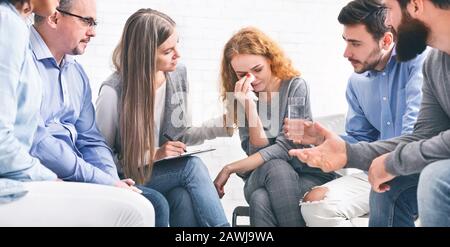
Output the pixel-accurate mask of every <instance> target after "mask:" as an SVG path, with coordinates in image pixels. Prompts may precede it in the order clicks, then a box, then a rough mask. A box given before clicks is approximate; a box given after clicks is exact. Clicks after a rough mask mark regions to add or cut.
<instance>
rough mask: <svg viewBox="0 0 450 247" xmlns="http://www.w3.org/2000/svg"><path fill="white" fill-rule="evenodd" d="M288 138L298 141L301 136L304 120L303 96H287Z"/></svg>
mask: <svg viewBox="0 0 450 247" xmlns="http://www.w3.org/2000/svg"><path fill="white" fill-rule="evenodd" d="M288 119H289V122H288V138H289V140H292V141H300V140H301V139H302V138H303V134H304V126H303V123H304V121H305V97H289V98H288Z"/></svg>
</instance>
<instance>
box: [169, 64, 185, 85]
mask: <svg viewBox="0 0 450 247" xmlns="http://www.w3.org/2000/svg"><path fill="white" fill-rule="evenodd" d="M168 76H169V79H170V83H171V84H172V86H173V87H175V88H176V91H187V88H188V85H187V83H188V82H187V70H186V66H185V65H184V64H180V63H179V64H178V65H177V68H176V70H175V71H172V72H169V73H168Z"/></svg>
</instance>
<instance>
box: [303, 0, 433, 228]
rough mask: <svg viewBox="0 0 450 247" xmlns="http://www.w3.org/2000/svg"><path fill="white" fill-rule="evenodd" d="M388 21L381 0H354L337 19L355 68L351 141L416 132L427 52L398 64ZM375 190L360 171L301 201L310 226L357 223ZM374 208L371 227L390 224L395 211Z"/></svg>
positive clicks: (348, 126)
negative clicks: (342, 27)
mask: <svg viewBox="0 0 450 247" xmlns="http://www.w3.org/2000/svg"><path fill="white" fill-rule="evenodd" d="M385 19H386V10H385V8H384V7H383V5H382V4H381V2H380V1H379V0H354V1H352V2H350V3H349V4H348V5H347V6H345V7H344V8H343V9H342V10H341V13H340V14H339V17H338V20H339V22H340V23H341V24H343V25H344V33H343V38H344V40H345V41H346V42H347V47H346V49H345V52H344V57H345V58H347V59H348V60H349V61H350V62H351V64H352V66H353V68H354V71H355V73H353V74H352V75H351V77H350V79H349V82H348V87H347V91H346V97H347V102H348V106H349V107H348V112H347V120H346V126H345V129H346V135H344V136H342V138H343V139H344V140H345V141H346V142H348V143H356V142H360V141H366V142H373V141H376V140H383V139H389V138H392V137H396V136H400V135H403V134H408V133H411V132H412V130H413V127H414V123H415V121H416V119H417V115H418V111H419V107H420V103H421V97H422V94H421V87H422V81H423V76H422V64H423V62H424V60H425V57H426V54H425V53H424V54H422V55H420V56H418V57H417V58H416V59H414V60H411V61H409V62H405V63H400V62H398V61H397V60H396V52H395V49H394V45H395V44H394V35H393V33H392V32H391V30H390V29H389V28H387V27H386V26H385V25H384V21H385ZM306 133H307V132H306ZM319 139H320V140H319V141H318V142H317V143H314V144H316V145H319V144H320V142H321V140H323V138H319ZM370 188H371V187H370V184H369V182H368V177H367V174H366V173H364V172H362V171H361V172H358V173H355V174H352V175H347V176H343V177H341V178H338V179H336V180H334V181H331V182H329V183H327V184H324V185H323V186H321V187H318V188H315V189H313V190H312V191H311V192H310V193H308V194H307V195H306V196H305V198H304V199H303V202H302V214H303V217H304V219H305V221H306V222H307V225H308V226H353V223H352V221H351V220H352V219H353V218H356V217H359V216H362V215H365V214H367V213H368V212H369V195H370V190H371V189H370ZM393 189H395V188H393ZM395 201H396V198H392V201H390V202H388V204H389V203H390V204H389V205H392V207H394V203H395ZM387 207H389V206H387ZM370 211H371V219H372V218H377V222H375V221H373V222H371V223H370V224H371V225H378V226H388V225H390V223H388V221H389V219H392V218H393V217H392V215H390V213H391V212H389V211H387V212H382V211H380V210H373V209H372V208H371V209H370Z"/></svg>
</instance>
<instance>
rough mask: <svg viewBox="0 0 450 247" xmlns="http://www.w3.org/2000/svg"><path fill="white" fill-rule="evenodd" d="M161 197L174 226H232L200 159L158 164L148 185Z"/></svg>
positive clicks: (187, 158)
mask: <svg viewBox="0 0 450 247" xmlns="http://www.w3.org/2000/svg"><path fill="white" fill-rule="evenodd" d="M145 186H146V187H148V188H151V189H154V190H157V191H159V192H160V193H162V194H163V195H164V196H165V197H166V199H167V201H168V203H169V206H170V217H169V218H170V225H171V226H201V227H210V226H212V227H221V226H229V225H230V224H229V223H228V220H227V218H226V216H225V211H224V210H223V207H222V204H221V202H220V199H219V196H218V194H217V191H216V189H215V187H214V185H213V182H212V180H211V177H210V176H209V172H208V169H207V168H206V166H205V165H204V164H203V162H202V160H201V159H199V158H197V157H186V158H179V159H173V160H167V161H162V162H158V163H156V164H155V166H154V167H153V173H152V177H151V179H150V182H149V183H147V184H146V185H145Z"/></svg>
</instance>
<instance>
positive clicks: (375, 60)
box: [349, 47, 383, 74]
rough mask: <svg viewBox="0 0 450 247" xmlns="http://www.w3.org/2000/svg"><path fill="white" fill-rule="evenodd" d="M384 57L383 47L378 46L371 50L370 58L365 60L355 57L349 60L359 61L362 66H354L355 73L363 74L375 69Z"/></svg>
mask: <svg viewBox="0 0 450 247" xmlns="http://www.w3.org/2000/svg"><path fill="white" fill-rule="evenodd" d="M382 58H383V55H382V54H381V49H380V48H378V47H377V48H375V49H373V50H372V51H371V52H370V54H369V57H368V59H367V60H366V61H364V62H361V61H357V60H353V59H349V60H350V62H352V61H353V62H357V63H359V64H361V65H362V67H361V68H354V72H355V73H357V74H362V73H364V72H366V71H369V70H375V68H376V67H377V66H378V64H379V63H380V62H381V60H382Z"/></svg>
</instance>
